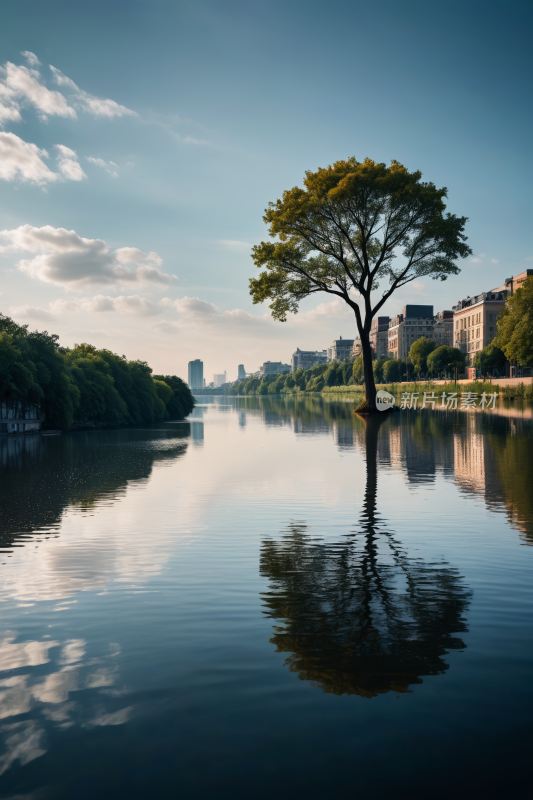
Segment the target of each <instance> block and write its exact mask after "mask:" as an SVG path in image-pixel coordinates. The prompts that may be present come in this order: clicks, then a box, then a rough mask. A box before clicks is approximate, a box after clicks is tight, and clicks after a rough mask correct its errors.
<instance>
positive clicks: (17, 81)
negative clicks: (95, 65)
mask: <svg viewBox="0 0 533 800" xmlns="http://www.w3.org/2000/svg"><path fill="white" fill-rule="evenodd" d="M22 55H23V56H24V58H25V59H26V61H27V62H28V64H29V67H25V66H18V65H17V64H13V63H11V61H7V62H6V63H5V64H4V66H3V67H0V125H3V124H5V123H6V122H20V121H21V120H22V114H21V111H22V110H23V109H24V108H26V107H28V106H29V107H32V108H33V109H34V110H35V111H36V112H37V114H38V116H39V117H40V119H41V120H43V121H44V122H46V121H47V119H48V117H52V116H56V117H64V118H66V119H77V113H76V109H77V110H78V111H83V112H84V113H86V114H91V115H92V116H95V117H107V118H108V119H111V118H113V117H124V116H137V114H136V112H135V111H132V110H131V108H126V106H122V105H120V104H119V103H117V102H115V100H110V99H108V98H102V97H96V96H95V95H93V94H89V93H88V92H86V91H84V90H83V89H80V88H79V86H77V85H76V84H75V83H74V81H73V80H71V79H70V78H68V77H67V76H66V75H64V74H63V73H62V72H61V71H60V70H58V69H57V68H56V67H53V66H51V65H50V70H51V72H52V78H53V80H54V82H55V83H56V85H57V86H59V87H62V88H65V89H67V90H68V91H69V96H68V100H67V98H66V97H65V96H64V95H63V94H62V93H61V92H59V91H56V90H51V89H48V88H47V87H46V86H45V85H44V82H43V78H42V76H41V74H40V72H39V70H38V69H37V67H38V66H40V61H39V59H38V58H37V56H36V55H35V53H31V52H30V51H29V50H24V51H23V52H22Z"/></svg>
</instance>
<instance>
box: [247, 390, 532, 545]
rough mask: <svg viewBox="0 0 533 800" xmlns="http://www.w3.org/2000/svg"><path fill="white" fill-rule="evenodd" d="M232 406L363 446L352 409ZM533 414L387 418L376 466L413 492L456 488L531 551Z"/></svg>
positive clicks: (304, 400) (284, 403) (282, 400)
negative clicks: (398, 476) (435, 486)
mask: <svg viewBox="0 0 533 800" xmlns="http://www.w3.org/2000/svg"><path fill="white" fill-rule="evenodd" d="M234 402H235V410H236V412H237V413H240V414H242V413H246V412H250V413H254V414H258V415H260V416H261V418H262V419H263V421H264V423H265V425H268V426H274V425H275V426H278V427H279V426H283V425H285V426H290V427H292V429H293V431H294V433H295V435H296V436H310V435H331V436H333V440H334V442H335V444H336V445H337V447H338V448H339V450H340V451H342V452H344V453H348V452H349V451H350V449H357V448H360V447H363V446H364V439H365V428H364V424H363V422H362V420H361V419H360V418H358V417H357V415H356V414H354V413H353V408H354V405H353V403H352V402H342V401H339V400H328V399H326V398H325V397H324V396H322V395H311V394H309V395H306V394H302V395H289V396H280V395H272V396H269V395H265V396H259V397H258V396H251V397H238V398H234ZM532 415H533V409H532V408H531V407H530V406H528V405H526V404H522V403H520V402H518V401H517V402H515V403H509V402H507V401H500V404H499V406H498V408H497V409H496V410H495V411H494V412H490V413H488V412H478V411H469V412H466V411H460V410H457V411H440V410H437V409H435V410H431V409H417V410H414V411H402V413H401V414H391V415H387V426H386V429H384V430H383V434H382V435H380V438H379V441H378V445H377V447H378V461H379V463H380V464H381V465H382V466H385V467H388V468H391V469H397V470H400V471H402V472H403V474H404V475H405V477H406V479H407V482H408V484H410V485H412V486H416V485H419V484H432V483H435V481H436V479H437V477H443V478H445V479H447V480H451V481H455V483H456V484H457V486H458V488H459V489H460V491H461V492H464V493H467V494H472V495H476V496H478V497H482V498H483V499H484V501H485V502H486V504H487V506H488V507H489V508H490V509H492V510H499V511H505V512H506V513H507V516H508V518H509V521H510V523H511V524H512V525H513V527H515V528H516V529H518V530H519V531H520V533H521V535H522V538H523V541H524V543H526V544H533V524H532V520H533V492H531V490H530V487H529V482H528V475H529V474H530V473H531V463H532V456H531V453H532V452H533V442H532V428H531V422H532V419H533V416H532Z"/></svg>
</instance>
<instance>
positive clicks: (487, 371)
mask: <svg viewBox="0 0 533 800" xmlns="http://www.w3.org/2000/svg"><path fill="white" fill-rule="evenodd" d="M474 366H475V367H476V369H479V370H480V371H481V373H482V375H493V374H494V371H496V372H497V373H500V372H503V369H504V367H505V353H504V352H503V350H500V348H499V347H496V345H495V344H494V341H492V342H491V343H490V344H488V345H487V346H486V347H484V348H483V350H481V351H480V352H479V353H478V354H477V355H476V357H475V359H474Z"/></svg>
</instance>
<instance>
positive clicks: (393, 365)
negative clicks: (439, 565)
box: [383, 358, 402, 383]
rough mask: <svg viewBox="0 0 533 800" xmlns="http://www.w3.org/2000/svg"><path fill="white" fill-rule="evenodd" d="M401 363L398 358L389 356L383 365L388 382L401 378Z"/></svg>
mask: <svg viewBox="0 0 533 800" xmlns="http://www.w3.org/2000/svg"><path fill="white" fill-rule="evenodd" d="M401 377H402V374H401V363H400V361H398V359H397V358H389V359H388V360H387V361H386V362H385V363H384V365H383V378H384V379H385V382H386V383H396V382H397V381H399V380H401Z"/></svg>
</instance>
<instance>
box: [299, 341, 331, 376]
mask: <svg viewBox="0 0 533 800" xmlns="http://www.w3.org/2000/svg"><path fill="white" fill-rule="evenodd" d="M327 360H328V354H327V351H326V350H300V348H299V347H297V348H296V352H295V353H293V354H292V358H291V370H292V372H296V370H297V369H311V367H316V366H317V364H326V363H327Z"/></svg>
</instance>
